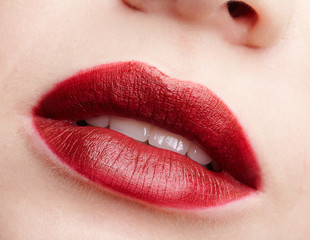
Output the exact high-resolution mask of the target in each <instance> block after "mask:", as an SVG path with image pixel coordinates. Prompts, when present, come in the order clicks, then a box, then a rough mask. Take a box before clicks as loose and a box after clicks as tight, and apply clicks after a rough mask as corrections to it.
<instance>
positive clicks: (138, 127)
mask: <svg viewBox="0 0 310 240" xmlns="http://www.w3.org/2000/svg"><path fill="white" fill-rule="evenodd" d="M85 121H86V122H87V123H88V124H89V125H92V126H95V127H108V126H110V129H112V130H114V131H117V132H120V133H122V134H125V135H127V136H128V137H131V138H133V139H135V140H137V141H140V142H146V141H148V143H149V144H150V145H152V146H155V147H158V148H163V149H167V150H170V151H173V152H177V153H180V154H182V155H185V154H187V155H188V157H190V158H191V159H192V160H194V161H195V162H197V163H199V164H201V165H207V164H209V163H210V162H212V159H211V158H210V157H209V156H208V155H207V154H206V153H205V152H204V151H203V150H202V149H201V148H200V147H199V146H198V145H197V144H195V143H192V142H190V141H188V140H187V139H186V138H184V137H182V136H180V135H177V134H174V133H171V132H169V131H166V130H164V129H161V128H158V127H155V126H153V125H150V124H148V123H145V122H140V121H136V120H133V119H128V118H122V117H114V116H113V117H110V116H99V117H96V118H89V119H87V120H85Z"/></svg>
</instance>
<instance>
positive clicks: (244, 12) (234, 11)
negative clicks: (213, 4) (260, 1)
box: [227, 1, 257, 19]
mask: <svg viewBox="0 0 310 240" xmlns="http://www.w3.org/2000/svg"><path fill="white" fill-rule="evenodd" d="M227 8H228V12H229V14H230V16H231V17H232V18H234V19H237V18H241V17H247V18H255V19H256V18H257V13H256V11H255V10H254V9H253V8H252V7H251V6H249V5H248V4H246V3H244V2H241V1H228V2H227Z"/></svg>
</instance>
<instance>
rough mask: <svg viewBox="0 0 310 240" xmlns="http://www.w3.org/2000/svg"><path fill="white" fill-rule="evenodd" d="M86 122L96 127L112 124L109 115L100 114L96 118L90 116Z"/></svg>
mask: <svg viewBox="0 0 310 240" xmlns="http://www.w3.org/2000/svg"><path fill="white" fill-rule="evenodd" d="M86 122H87V123H88V124H89V125H92V126H95V127H108V126H109V125H110V117H109V116H99V117H95V118H88V119H87V120H86Z"/></svg>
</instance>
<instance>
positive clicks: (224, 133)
mask: <svg viewBox="0 0 310 240" xmlns="http://www.w3.org/2000/svg"><path fill="white" fill-rule="evenodd" d="M99 115H114V116H121V117H126V118H133V119H136V120H140V121H145V122H148V123H150V124H153V125H155V126H158V127H160V128H163V129H166V130H168V131H171V132H174V133H176V134H179V135H182V136H184V137H186V138H188V139H189V140H191V141H194V142H197V143H199V145H200V146H201V147H202V148H203V149H204V151H206V153H207V154H208V155H209V156H211V158H212V159H213V160H214V161H215V162H216V163H217V164H218V165H220V166H221V168H222V169H223V170H222V171H221V172H213V171H210V170H208V169H206V168H204V167H202V166H201V165H199V164H197V163H196V162H194V161H193V160H191V159H190V158H188V157H186V156H183V155H180V154H178V153H174V152H171V151H168V150H164V149H159V148H156V147H153V146H149V145H146V144H144V143H140V142H138V141H136V140H134V139H132V138H130V137H127V136H125V135H123V134H121V133H118V132H115V131H113V130H111V129H106V128H99V127H92V126H78V125H77V122H78V121H81V120H84V119H87V118H91V117H96V116H99ZM33 123H34V127H35V129H36V130H37V133H38V134H39V136H40V137H41V139H42V140H43V142H44V143H45V144H46V145H47V146H48V148H49V149H50V150H51V151H52V152H53V153H54V154H55V155H56V156H57V157H58V159H59V160H60V161H61V162H62V163H64V164H66V165H68V166H69V167H70V168H72V169H73V170H74V171H76V172H78V173H79V174H80V175H82V176H84V177H86V178H88V179H89V180H91V181H93V182H95V183H97V184H99V185H101V186H103V187H104V188H106V189H110V190H112V191H115V192H118V193H120V194H123V196H127V197H130V198H132V199H138V200H142V201H145V202H148V203H152V204H155V205H158V206H167V207H175V208H181V209H193V208H204V207H212V206H218V205H222V204H225V203H228V202H231V201H233V200H237V199H240V198H242V197H245V196H247V195H249V194H251V193H253V192H255V191H256V190H257V189H259V188H260V185H261V175H260V167H259V165H258V162H257V160H256V158H255V154H254V153H253V150H252V148H251V146H250V144H249V141H248V139H247V137H246V134H245V132H244V130H243V129H242V127H241V125H240V124H239V122H238V120H237V119H236V117H235V116H234V114H233V113H232V112H231V111H230V110H229V108H228V107H227V106H226V104H225V103H223V102H222V101H221V100H220V99H219V98H218V97H217V96H216V95H215V94H214V93H212V92H211V91H210V90H209V89H208V88H206V87H204V86H202V85H200V84H196V83H192V82H188V81H181V80H177V79H174V78H170V77H168V76H167V75H165V74H163V73H162V72H160V71H159V70H157V69H156V68H155V67H152V66H149V65H147V64H144V63H140V62H135V61H132V62H120V63H113V64H106V65H101V66H97V67H95V68H92V69H88V70H84V71H80V72H78V73H77V74H76V75H74V76H72V77H70V78H68V79H66V80H65V81H63V82H60V83H59V84H57V85H56V86H55V87H54V88H53V89H52V90H51V91H49V92H48V93H47V94H46V95H45V96H43V98H42V99H41V100H40V101H39V103H38V104H37V106H36V107H34V110H33Z"/></svg>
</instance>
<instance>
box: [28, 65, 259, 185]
mask: <svg viewBox="0 0 310 240" xmlns="http://www.w3.org/2000/svg"><path fill="white" fill-rule="evenodd" d="M111 69H112V70H111ZM115 69H118V71H123V72H122V74H123V75H126V73H127V74H128V75H127V77H128V79H131V80H132V79H134V80H132V81H142V80H143V81H145V85H147V84H153V85H152V86H151V88H150V89H152V88H156V87H158V85H159V86H160V87H163V88H164V90H163V91H166V92H164V95H165V94H168V95H169V97H171V98H170V99H168V101H170V102H172V103H178V102H177V101H176V100H175V98H180V96H181V97H184V96H187V95H186V94H187V93H186V91H185V90H187V91H192V92H191V95H195V97H197V94H198V95H199V97H198V100H202V102H198V103H197V102H196V101H193V100H192V99H191V98H192V96H191V95H190V96H189V97H188V96H187V97H186V99H185V100H186V101H188V102H186V101H185V105H186V104H189V105H191V104H194V105H195V104H196V105H195V107H197V106H198V107H201V108H202V109H206V108H204V106H203V105H205V104H209V105H210V106H208V108H207V110H209V111H210V109H211V110H212V111H210V112H209V114H222V116H220V117H219V116H215V118H216V119H215V120H216V121H218V120H220V121H219V122H213V123H212V124H211V125H212V127H214V125H215V124H218V125H219V126H215V127H217V128H215V130H217V131H219V132H221V131H222V132H223V131H224V133H225V131H227V129H228V130H230V131H231V132H230V133H231V134H232V135H233V136H232V138H235V139H237V140H238V141H239V142H238V141H237V143H236V144H237V145H238V144H239V145H238V146H237V147H236V146H234V145H233V144H232V143H229V142H228V143H227V141H228V140H231V139H230V137H226V139H224V140H225V141H226V142H225V141H223V143H220V144H219V145H223V144H224V145H223V146H224V147H227V146H228V147H235V148H236V149H237V151H236V152H235V155H236V153H237V157H238V156H239V157H240V154H241V155H242V156H245V157H247V159H245V158H243V159H234V160H233V161H232V160H231V162H232V163H231V166H234V167H235V168H236V165H238V166H237V167H238V168H243V171H246V170H247V169H245V168H248V169H250V170H249V171H250V172H251V173H250V174H254V175H255V176H254V177H253V176H250V178H249V179H250V180H249V179H247V180H246V181H244V179H246V178H248V177H247V176H246V177H245V178H243V179H242V177H241V178H239V179H238V174H235V176H234V174H232V176H234V177H236V176H237V179H238V180H239V181H240V182H242V183H243V184H246V185H247V186H249V187H251V188H252V189H253V190H254V189H259V188H260V186H261V177H260V168H259V166H258V163H257V160H256V158H255V155H254V153H253V150H252V148H251V146H250V144H249V143H248V140H247V138H246V135H245V133H244V131H243V129H242V127H241V126H240V124H239V123H238V121H237V119H236V118H235V116H234V115H233V114H232V113H231V111H230V110H229V109H228V107H227V106H226V105H225V104H224V103H223V102H222V101H221V100H220V99H219V98H218V97H217V96H215V95H214V94H213V93H212V92H211V91H210V90H209V89H207V88H206V87H204V86H201V85H199V84H194V83H191V82H185V81H180V80H176V79H172V78H170V77H168V76H166V75H165V74H163V73H161V72H159V71H158V70H157V69H156V68H154V67H151V66H149V65H147V64H144V63H140V62H135V61H131V62H120V63H114V64H108V65H107V64H106V65H101V66H98V67H95V68H92V69H89V70H86V71H80V72H79V73H77V74H76V75H74V76H72V77H70V78H69V79H67V80H65V81H64V82H61V83H59V84H57V85H56V87H55V88H54V89H52V90H51V91H50V92H48V93H47V94H46V95H45V96H44V97H43V98H42V99H41V101H40V102H39V104H38V105H37V106H36V107H35V108H34V110H33V115H34V117H36V116H40V117H44V118H52V119H57V120H63V119H66V120H72V121H76V120H82V119H86V118H88V117H94V116H98V115H101V114H102V113H111V111H112V109H107V108H108V107H107V106H104V107H103V106H102V104H101V105H100V104H98V99H96V97H98V98H100V97H101V98H102V97H103V96H98V95H96V96H95V97H93V99H92V100H91V101H90V102H92V103H94V102H96V101H97V102H96V104H97V105H99V106H92V107H89V106H88V105H87V101H89V99H88V100H87V101H86V102H83V103H81V101H80V99H77V100H73V101H72V99H71V100H70V101H71V105H70V104H68V103H67V102H66V101H64V99H67V98H68V97H67V96H65V93H68V92H70V91H71V93H77V92H78V91H80V90H81V89H83V87H85V86H83V87H81V88H80V89H76V88H77V87H76V86H73V83H74V84H77V85H79V84H82V85H83V81H86V82H87V81H89V82H88V83H87V84H88V86H87V87H88V90H89V89H91V91H93V92H95V90H96V87H98V86H99V85H100V84H101V87H102V84H105V82H104V81H102V79H101V81H100V80H94V76H95V75H96V74H97V75H98V74H99V75H100V76H99V79H100V78H107V75H108V74H109V73H110V72H109V71H115ZM120 69H122V70H120ZM126 71H127V72H126ZM118 74H119V73H118ZM120 75H121V74H120ZM137 75H139V76H140V77H139V80H137ZM141 76H142V80H141ZM146 76H147V77H146ZM117 77H119V78H121V76H117ZM122 77H124V76H122ZM97 78H98V76H97ZM85 79H86V80H85ZM94 82H95V83H94ZM70 84H71V85H70ZM87 84H86V85H87ZM89 84H93V85H92V86H89ZM122 84H123V85H122ZM122 84H120V86H121V87H125V84H124V83H122ZM130 84H131V83H129V85H130ZM135 84H136V83H135ZM111 86H114V85H113V84H111ZM154 86H155V87H154ZM87 87H86V88H87ZM114 87H115V86H114ZM178 87H181V88H178ZM116 88H117V87H116ZM68 89H69V90H68ZM150 89H146V90H150ZM180 89H181V90H182V91H183V90H184V91H185V93H184V92H183V93H182V92H178V91H181V90H180ZM62 90H63V92H61V91H62ZM117 90H119V89H117ZM125 90H126V89H125ZM121 91H124V89H122V90H121ZM175 91H176V92H177V93H178V94H180V95H178V94H175V93H176V92H175ZM137 92H138V90H137ZM167 92H168V93H167ZM193 92H194V94H193ZM105 93H106V92H105ZM117 93H119V92H117ZM138 94H141V92H138ZM143 94H144V95H143ZM143 94H142V96H138V97H142V100H145V99H144V98H143V97H145V93H143ZM182 94H183V95H182ZM204 95H207V98H208V99H207V100H206V96H204ZM80 96H81V95H80ZM82 96H83V95H82ZM118 97H121V95H120V96H118ZM70 98H75V96H74V95H73V94H71V96H70ZM55 99H56V103H57V102H58V103H59V102H60V103H61V104H62V105H64V106H65V107H62V109H61V107H59V106H56V107H55V106H52V105H53V104H54V102H55ZM59 99H62V100H59ZM158 99H160V100H162V99H163V98H160V97H159V98H157V100H158ZM171 99H172V100H171ZM101 100H102V99H101ZM140 100H141V99H140ZM166 100H167V99H166ZM51 101H52V104H51ZM212 101H213V102H212ZM72 102H79V103H80V104H77V105H79V106H77V107H76V106H72ZM107 102H108V103H109V104H110V103H111V102H109V101H107ZM83 104H84V105H83ZM85 104H86V105H85ZM113 104H114V105H113V108H114V107H115V106H116V105H117V104H115V103H113ZM161 104H164V102H162V103H161ZM212 104H213V105H216V108H215V107H214V106H213V105H212ZM56 105H57V104H56ZM58 105H59V104H58ZM120 105H122V104H120ZM172 105H173V104H172ZM200 105H201V106H200ZM51 106H52V107H51ZM173 106H174V105H173ZM102 107H103V108H106V109H105V111H102V110H100V109H102ZM117 107H118V110H116V111H115V109H113V111H114V112H113V114H112V115H119V116H122V117H131V118H135V119H137V120H141V119H140V118H139V117H137V116H136V115H135V116H134V114H133V113H131V114H127V113H128V111H127V113H124V112H125V111H126V108H125V107H124V104H123V105H122V106H117ZM153 107H155V106H153ZM141 108H143V106H138V109H139V111H141ZM90 109H91V110H90ZM120 109H121V111H123V112H121V111H120ZM124 109H125V110H124ZM170 110H171V111H172V113H173V114H180V112H181V114H184V109H182V108H181V107H179V106H176V110H175V109H174V108H173V109H170ZM196 110H197V109H196ZM182 111H183V112H182ZM133 112H134V111H133ZM137 112H138V111H137ZM137 112H136V113H135V114H137ZM153 113H154V109H153ZM165 114H166V117H165V119H164V121H163V122H161V124H158V122H157V124H156V122H155V124H154V121H156V120H152V119H151V118H148V117H146V116H143V117H142V120H143V121H146V122H149V123H151V124H153V125H156V126H159V127H163V128H165V129H167V130H169V131H171V129H170V128H169V127H168V128H166V127H165V126H166V125H167V121H168V120H169V121H171V116H170V119H169V116H168V115H169V112H166V113H165ZM196 114H197V112H196ZM198 114H199V112H198ZM200 114H201V113H200ZM202 114H203V113H202ZM128 115H129V116H128ZM151 116H152V115H151ZM167 116H168V117H167ZM213 117H214V116H213ZM189 118H192V116H190V117H189ZM207 118H211V117H210V116H207ZM195 119H197V116H196V118H195ZM160 120H162V119H160ZM209 120H210V119H209ZM211 120H212V119H211ZM211 120H210V121H211ZM212 121H214V119H213V120H212ZM221 121H222V122H221ZM185 122H186V121H185V120H184V119H183V122H182V123H183V124H184V123H185ZM189 123H192V124H195V123H194V121H187V126H186V124H184V127H189ZM221 123H222V124H223V125H225V126H224V127H226V128H227V129H225V128H224V129H221V127H223V126H222V125H221ZM170 125H171V122H170ZM209 125H210V124H209ZM190 127H192V126H190ZM208 127H210V126H208ZM219 128H220V130H219ZM211 130H212V129H211ZM211 130H210V129H209V133H210V131H211ZM212 131H214V129H213V130H212ZM172 132H174V133H177V134H180V133H179V132H178V131H176V130H175V129H174V130H173V131H172ZM211 133H212V132H211ZM222 134H223V133H222ZM180 135H182V136H184V135H185V137H188V133H187V134H182V133H181V134H180ZM193 138H194V140H197V139H195V137H193V136H190V138H189V140H191V141H192V140H193ZM220 138H225V136H220ZM214 139H215V140H217V139H216V138H214ZM214 139H213V140H214ZM211 140H212V139H211ZM233 140H234V139H233ZM201 141H202V140H201V139H198V142H199V143H201ZM209 142H210V140H209ZM229 144H230V145H229ZM202 146H203V147H205V146H206V143H205V142H204V143H203V144H202ZM209 151H210V150H209ZM212 151H213V152H212ZM212 151H211V153H214V150H212ZM217 151H218V150H217ZM215 152H216V151H215ZM208 153H209V152H208ZM228 153H229V151H228ZM243 153H244V154H243ZM238 154H239V155H238ZM220 157H223V156H220ZM224 157H227V156H224ZM211 158H213V159H214V160H215V161H216V162H218V158H216V157H215V158H214V154H213V156H212V154H211ZM225 161H226V160H225ZM225 161H223V162H225ZM223 162H222V163H223ZM236 162H237V163H236ZM220 163H221V162H220ZM224 165H225V164H224ZM226 166H227V164H226ZM226 166H224V169H227V167H226ZM241 172H242V171H241ZM251 178H252V179H251ZM251 181H252V182H251Z"/></svg>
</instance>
